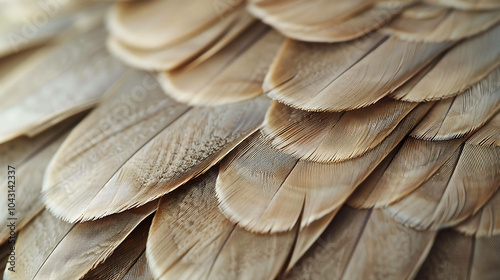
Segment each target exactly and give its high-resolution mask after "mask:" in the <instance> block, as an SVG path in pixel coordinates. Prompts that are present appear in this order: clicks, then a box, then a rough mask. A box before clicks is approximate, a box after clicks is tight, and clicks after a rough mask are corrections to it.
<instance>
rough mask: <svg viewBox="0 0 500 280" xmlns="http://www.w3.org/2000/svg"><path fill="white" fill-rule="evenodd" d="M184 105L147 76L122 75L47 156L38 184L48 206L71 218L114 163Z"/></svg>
mask: <svg viewBox="0 0 500 280" xmlns="http://www.w3.org/2000/svg"><path fill="white" fill-rule="evenodd" d="M188 110H189V107H187V106H184V105H180V104H177V103H175V102H173V101H172V100H170V99H168V98H167V97H166V96H165V94H163V92H162V90H161V89H160V86H159V85H158V84H157V83H156V82H155V79H154V78H153V77H151V76H150V75H148V74H145V73H141V72H135V71H130V72H128V73H127V74H125V75H124V76H122V77H121V78H120V79H119V80H118V81H117V83H116V84H115V85H114V86H113V87H112V88H111V89H110V90H109V92H108V93H107V94H106V96H105V97H104V100H103V102H102V103H101V104H100V106H99V107H98V108H97V109H96V110H94V111H93V112H92V113H90V114H89V115H88V116H87V117H86V118H85V119H84V120H83V121H82V122H81V123H80V124H79V125H78V126H77V127H75V128H74V129H73V131H72V132H71V134H70V135H69V136H68V138H67V139H66V141H65V142H64V143H63V145H62V146H61V148H60V149H59V151H58V152H57V153H56V155H55V156H54V158H53V159H52V161H51V163H50V165H49V167H48V168H47V174H46V176H45V179H44V185H43V188H42V192H43V193H44V196H45V203H46V206H47V207H48V209H49V210H51V211H53V212H54V213H56V215H57V216H60V217H64V219H66V220H72V221H74V220H76V219H77V218H78V217H79V216H80V215H81V213H79V212H81V211H83V210H84V209H85V207H86V206H87V204H88V203H89V202H90V200H91V199H92V197H93V196H94V195H96V194H97V193H98V192H99V190H100V189H101V188H102V187H103V186H104V185H105V184H106V182H107V181H109V179H110V178H111V177H112V176H113V174H115V173H116V172H117V171H118V169H119V168H120V166H122V165H123V164H124V163H125V162H126V161H127V160H128V159H129V158H130V157H131V156H132V155H134V154H135V153H136V152H137V151H138V150H139V149H140V148H141V147H142V146H143V145H145V144H146V143H147V142H148V141H149V140H151V139H152V138H153V137H154V136H156V135H157V134H158V133H159V132H160V131H161V130H162V129H164V128H165V127H167V126H168V125H169V124H170V123H172V122H174V121H175V120H176V119H177V118H179V117H180V116H181V115H182V114H184V113H185V112H186V111H188ZM82 200H83V201H82ZM106 204H107V203H106Z"/></svg>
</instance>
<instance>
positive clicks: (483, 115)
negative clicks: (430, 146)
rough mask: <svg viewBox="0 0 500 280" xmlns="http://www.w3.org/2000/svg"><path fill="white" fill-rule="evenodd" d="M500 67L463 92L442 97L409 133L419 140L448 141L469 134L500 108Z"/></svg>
mask: <svg viewBox="0 0 500 280" xmlns="http://www.w3.org/2000/svg"><path fill="white" fill-rule="evenodd" d="M499 81H500V68H497V69H496V70H494V71H493V72H491V73H490V74H489V75H488V76H487V77H486V78H485V79H483V80H482V81H481V82H479V83H478V84H476V85H474V86H472V87H471V88H469V89H468V90H466V91H465V92H464V93H462V94H460V95H458V96H456V97H454V98H449V99H446V100H442V101H440V102H438V103H437V104H436V106H434V107H433V108H432V110H431V111H430V112H429V113H428V114H427V116H426V117H425V118H424V119H423V120H422V121H421V122H420V123H419V124H418V125H417V127H416V128H415V129H414V130H413V131H412V133H411V134H410V135H411V136H413V137H415V138H418V139H425V140H449V139H453V138H458V137H461V136H464V135H467V134H469V133H471V132H473V131H474V130H476V129H477V128H479V127H481V126H482V125H483V124H485V123H486V122H487V121H488V120H489V119H490V118H491V117H493V116H494V115H495V114H496V112H498V111H500V83H499Z"/></svg>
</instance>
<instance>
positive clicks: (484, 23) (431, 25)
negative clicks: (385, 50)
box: [384, 6, 500, 42]
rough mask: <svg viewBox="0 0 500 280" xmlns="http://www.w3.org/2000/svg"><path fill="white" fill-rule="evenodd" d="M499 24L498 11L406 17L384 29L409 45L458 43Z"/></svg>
mask: <svg viewBox="0 0 500 280" xmlns="http://www.w3.org/2000/svg"><path fill="white" fill-rule="evenodd" d="M419 8H420V7H419V6H417V7H416V8H415V9H419ZM409 9H412V8H409ZM499 21H500V13H499V12H498V11H497V10H487V11H478V12H468V11H461V10H454V9H451V10H448V11H447V12H446V13H442V14H439V15H438V16H436V17H430V18H423V19H422V18H409V17H408V16H404V15H402V16H400V17H398V18H396V19H395V20H394V21H392V22H391V23H390V24H389V25H388V26H387V27H384V31H387V32H389V33H390V34H393V35H394V36H396V37H398V38H401V39H403V40H409V41H426V42H443V41H458V40H462V39H464V38H467V37H470V36H473V35H475V34H478V33H480V32H483V31H485V30H487V29H489V28H491V27H492V26H494V25H495V24H497V23H498V22H499ZM423 26H425V27H424V28H423ZM422 30H423V31H422Z"/></svg>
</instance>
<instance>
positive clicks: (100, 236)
mask: <svg viewBox="0 0 500 280" xmlns="http://www.w3.org/2000/svg"><path fill="white" fill-rule="evenodd" d="M156 207H157V202H151V203H149V204H147V205H144V206H143V207H140V208H137V209H132V210H130V211H126V212H123V213H120V214H116V215H114V216H110V217H107V218H104V219H100V220H97V221H91V222H85V223H80V224H76V225H72V224H66V223H64V222H62V221H60V220H58V219H57V218H55V217H53V216H50V214H49V213H48V212H47V211H44V212H43V213H42V214H41V215H39V216H38V217H37V218H36V219H35V220H33V222H32V223H33V225H31V224H30V225H29V226H28V227H27V228H26V229H25V231H23V232H22V235H20V236H19V240H18V242H20V244H23V245H22V246H17V251H16V253H18V252H19V253H18V257H19V258H20V259H23V262H26V263H27V264H29V274H27V275H29V277H26V278H25V277H22V279H61V278H65V279H80V278H81V277H83V276H84V275H85V274H86V273H87V272H88V271H90V270H92V269H93V268H95V267H97V265H98V264H99V263H101V262H103V261H104V260H105V259H106V258H107V257H109V256H110V255H111V254H112V253H113V252H114V250H115V249H116V248H117V247H118V246H119V245H120V244H121V243H122V242H123V241H124V240H125V239H126V238H127V237H128V236H129V235H130V234H131V232H132V231H133V230H134V229H135V228H136V227H137V226H138V225H139V224H140V223H141V222H142V221H143V220H144V219H145V218H146V217H148V216H149V215H150V214H151V213H153V212H154V211H155V210H156ZM49 216H50V217H49ZM30 242H35V244H30ZM30 245H31V247H30ZM32 247H37V248H38V249H37V251H38V252H36V251H35V252H33V248H32ZM14 273H15V272H14ZM27 273H28V271H27ZM11 276H12V277H15V276H16V274H14V275H11ZM14 279H15V278H14Z"/></svg>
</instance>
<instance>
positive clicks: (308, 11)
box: [248, 0, 410, 42]
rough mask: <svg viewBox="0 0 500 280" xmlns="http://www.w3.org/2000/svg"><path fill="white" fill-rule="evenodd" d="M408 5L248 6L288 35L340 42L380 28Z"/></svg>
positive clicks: (299, 3) (257, 3) (258, 3)
mask: <svg viewBox="0 0 500 280" xmlns="http://www.w3.org/2000/svg"><path fill="white" fill-rule="evenodd" d="M407 2H410V1H407ZM406 5H407V3H404V2H396V1H376V3H374V1H371V0H368V1H367V0H356V1H335V3H334V4H333V3H332V4H331V5H324V3H323V2H322V1H289V2H286V1H275V2H272V1H267V2H266V1H250V3H249V5H248V9H249V10H250V11H251V12H252V13H253V14H254V15H256V16H257V17H259V18H260V19H262V20H263V21H264V22H266V23H267V24H270V25H271V26H273V27H274V28H276V29H277V30H279V31H280V32H281V33H283V34H284V35H286V36H287V37H289V38H293V39H296V40H301V41H310V42H341V41H348V40H352V39H355V38H358V37H361V36H363V35H365V34H367V33H369V32H370V31H373V30H375V29H377V28H378V27H380V26H382V25H383V24H385V23H386V22H388V21H390V20H391V19H392V17H393V16H395V15H397V14H398V13H400V12H401V11H402V9H403V8H404V7H405V6H406ZM312 15H314V16H312Z"/></svg>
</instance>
